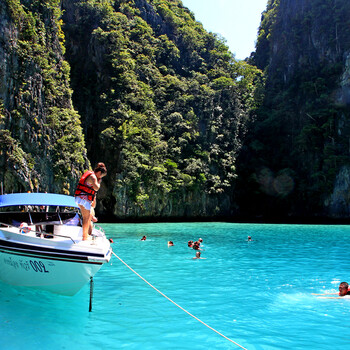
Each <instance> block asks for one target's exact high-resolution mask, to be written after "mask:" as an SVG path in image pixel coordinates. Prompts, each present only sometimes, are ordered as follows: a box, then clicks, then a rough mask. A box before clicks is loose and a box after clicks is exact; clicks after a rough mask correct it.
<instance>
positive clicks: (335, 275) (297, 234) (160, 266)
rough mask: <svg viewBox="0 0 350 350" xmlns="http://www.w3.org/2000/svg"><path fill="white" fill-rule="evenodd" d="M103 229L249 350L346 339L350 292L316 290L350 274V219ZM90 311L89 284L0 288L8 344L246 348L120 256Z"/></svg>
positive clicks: (319, 345)
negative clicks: (66, 288) (69, 293)
mask: <svg viewBox="0 0 350 350" xmlns="http://www.w3.org/2000/svg"><path fill="white" fill-rule="evenodd" d="M102 226H103V228H104V229H105V231H106V234H107V236H108V237H110V238H113V240H114V242H115V243H114V244H113V249H114V252H115V253H116V254H117V255H118V256H119V257H120V258H121V259H123V260H124V261H125V262H126V263H127V264H128V265H129V266H130V267H132V268H133V269H134V270H135V271H136V272H137V273H139V274H140V275H141V276H142V277H144V278H145V279H146V280H147V281H148V282H149V283H151V284H152V285H154V286H155V287H156V288H158V289H159V290H160V291H161V292H162V293H164V294H166V295H167V296H168V297H169V298H171V299H172V300H174V301H175V302H176V303H177V304H179V305H180V306H181V307H183V308H184V309H186V310H187V311H188V312H190V313H191V314H193V315H195V316H196V317H197V318H199V319H200V320H202V321H203V322H205V323H206V324H208V325H209V326H210V327H212V328H214V329H215V330H217V331H218V332H220V333H222V334H223V335H225V336H226V337H228V338H230V339H232V340H234V341H235V342H237V343H238V344H240V345H241V346H243V347H245V348H247V349H264V350H265V349H293V350H295V349H318V350H319V349H332V350H334V349H346V348H349V346H350V326H349V315H350V313H349V311H350V299H344V298H343V299H318V298H317V297H315V296H313V295H312V293H321V292H337V288H338V284H339V283H340V282H341V281H350V262H349V252H350V226H316V225H259V224H232V223H176V224H173V223H171V224H167V223H161V224H104V225H102ZM143 235H146V236H147V240H146V241H140V239H141V237H142V236H143ZM248 235H250V236H252V238H253V241H252V242H247V236H248ZM199 237H201V238H202V239H203V246H202V248H203V251H202V257H203V258H205V259H200V260H198V259H197V260H195V259H192V258H193V257H194V256H195V251H194V250H192V249H190V248H188V247H187V241H188V240H197V239H198V238H199ZM169 240H172V241H173V242H174V244H175V245H174V246H173V247H168V246H167V242H168V241H169ZM88 308H89V285H86V287H84V288H83V289H82V290H81V291H80V292H79V293H78V294H77V295H75V296H73V297H65V296H58V295H54V294H50V293H44V292H38V291H34V290H30V289H26V288H14V287H10V286H7V285H5V284H2V283H0V335H1V341H0V348H1V349H26V350H32V349H38V348H40V349H53V350H56V349H84V350H92V349H94V350H95V349H130V350H131V349H142V350H145V349H167V350H169V349H189V350H194V349H195V350H196V349H206V350H207V349H239V347H238V346H236V345H235V344H233V343H231V342H230V341H228V340H227V339H225V338H223V337H222V336H220V335H219V334H217V333H215V332H214V331H213V330H211V329H209V328H207V327H206V326H205V325H203V324H201V323H200V322H199V321H197V320H196V319H194V318H192V317H191V316H189V315H188V314H186V313H185V312H184V311H183V310H181V309H180V308H178V307H177V306H175V305H174V304H172V303H171V302H170V301H169V300H167V299H166V298H164V297H163V296H161V295H160V294H159V293H157V292H156V291H155V290H154V289H152V288H151V287H150V286H149V285H148V284H146V283H145V282H144V281H143V280H142V279H141V278H140V277H138V276H137V275H135V274H134V273H133V272H132V271H131V270H129V269H128V268H127V267H126V266H125V265H124V264H122V263H121V262H120V261H119V260H118V259H117V258H116V257H114V256H113V257H112V260H111V263H110V264H108V265H105V266H104V267H103V268H102V269H101V270H100V272H99V273H98V274H97V275H96V276H95V278H94V298H93V310H92V312H88Z"/></svg>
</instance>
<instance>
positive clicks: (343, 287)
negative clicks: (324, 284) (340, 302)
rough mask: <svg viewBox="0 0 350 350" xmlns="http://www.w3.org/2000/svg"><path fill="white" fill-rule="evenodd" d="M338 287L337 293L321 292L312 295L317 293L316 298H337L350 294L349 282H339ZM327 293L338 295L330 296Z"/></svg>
mask: <svg viewBox="0 0 350 350" xmlns="http://www.w3.org/2000/svg"><path fill="white" fill-rule="evenodd" d="M338 288H339V292H338V293H323V294H315V293H312V295H317V296H318V298H324V299H339V298H342V297H345V296H350V290H349V284H348V283H347V282H341V283H340V284H339V287H338ZM328 295H338V296H336V297H330V296H328Z"/></svg>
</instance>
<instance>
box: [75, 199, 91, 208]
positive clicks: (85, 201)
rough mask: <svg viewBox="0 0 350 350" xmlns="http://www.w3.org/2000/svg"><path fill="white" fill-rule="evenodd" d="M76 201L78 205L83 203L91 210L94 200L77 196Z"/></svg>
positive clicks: (83, 205)
mask: <svg viewBox="0 0 350 350" xmlns="http://www.w3.org/2000/svg"><path fill="white" fill-rule="evenodd" d="M75 203H76V204H78V205H81V206H82V207H84V208H85V209H86V210H89V211H90V210H91V204H92V202H90V201H88V200H87V199H83V198H81V197H78V196H77V197H75Z"/></svg>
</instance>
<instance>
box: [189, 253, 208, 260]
mask: <svg viewBox="0 0 350 350" xmlns="http://www.w3.org/2000/svg"><path fill="white" fill-rule="evenodd" d="M192 259H205V258H201V252H196V256H195V257H194V258H192Z"/></svg>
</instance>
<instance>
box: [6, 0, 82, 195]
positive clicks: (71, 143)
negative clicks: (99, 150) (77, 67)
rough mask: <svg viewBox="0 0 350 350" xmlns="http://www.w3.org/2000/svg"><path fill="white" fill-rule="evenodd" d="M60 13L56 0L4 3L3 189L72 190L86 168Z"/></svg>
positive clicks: (7, 190) (66, 191)
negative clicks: (73, 104) (72, 94)
mask: <svg viewBox="0 0 350 350" xmlns="http://www.w3.org/2000/svg"><path fill="white" fill-rule="evenodd" d="M60 15H61V13H60V9H59V1H56V2H55V1H51V2H46V1H43V2H42V3H40V2H32V1H21V2H19V1H1V3H0V117H1V120H0V143H1V146H0V147H1V150H0V164H1V167H0V178H1V182H2V185H3V188H4V189H5V191H6V192H12V191H19V192H21V191H28V190H29V191H38V190H40V191H52V192H59V193H62V192H65V193H69V192H70V191H71V188H72V187H74V186H75V183H76V181H77V177H78V176H79V174H80V172H81V171H82V170H83V169H84V168H85V167H87V166H88V161H87V158H86V151H85V148H84V139H83V134H82V130H81V126H80V120H79V115H78V114H77V112H76V111H74V109H73V107H72V101H71V88H70V82H69V65H68V64H67V62H66V61H65V60H64V58H63V54H64V35H63V32H62V29H61V22H60Z"/></svg>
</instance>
